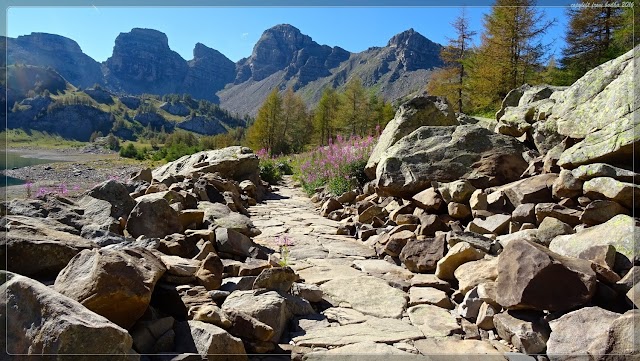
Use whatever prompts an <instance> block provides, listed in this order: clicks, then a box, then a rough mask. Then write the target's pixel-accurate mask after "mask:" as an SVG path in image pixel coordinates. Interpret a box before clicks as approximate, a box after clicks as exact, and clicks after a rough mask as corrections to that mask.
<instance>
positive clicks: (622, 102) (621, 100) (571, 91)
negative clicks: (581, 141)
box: [553, 50, 634, 138]
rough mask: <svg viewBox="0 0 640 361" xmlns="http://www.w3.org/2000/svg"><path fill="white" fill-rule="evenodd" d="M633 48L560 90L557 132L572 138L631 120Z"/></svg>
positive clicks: (581, 136)
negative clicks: (621, 121)
mask: <svg viewBox="0 0 640 361" xmlns="http://www.w3.org/2000/svg"><path fill="white" fill-rule="evenodd" d="M633 58H634V50H630V51H629V52H627V53H626V54H624V55H622V56H620V57H618V58H616V59H613V60H611V61H608V62H606V63H604V64H602V65H600V66H598V67H596V68H594V69H592V70H590V71H589V72H587V73H586V74H585V75H584V76H582V78H580V79H578V80H577V81H576V82H575V83H573V84H572V85H571V86H570V87H569V88H567V89H566V90H564V91H563V92H562V93H558V94H557V95H558V96H557V97H555V98H556V105H555V106H554V108H553V113H554V116H555V117H557V118H558V131H559V132H560V134H562V135H565V136H568V137H571V138H585V137H586V136H587V135H589V134H591V133H593V131H594V130H600V129H604V128H606V127H607V126H609V125H611V124H614V123H619V122H620V120H621V119H623V118H627V117H628V118H629V119H631V112H632V111H633V110H634V104H633V100H634V99H633V96H634V95H633V92H630V91H629V90H630V89H633V63H634V61H633Z"/></svg>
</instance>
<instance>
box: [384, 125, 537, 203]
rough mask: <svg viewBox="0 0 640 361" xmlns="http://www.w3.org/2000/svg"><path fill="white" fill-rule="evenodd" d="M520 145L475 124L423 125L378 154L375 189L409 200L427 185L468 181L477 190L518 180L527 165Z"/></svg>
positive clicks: (508, 137) (507, 137) (523, 147)
mask: <svg viewBox="0 0 640 361" xmlns="http://www.w3.org/2000/svg"><path fill="white" fill-rule="evenodd" d="M525 150H526V148H525V146H524V145H523V144H522V143H520V142H519V141H518V140H516V139H515V138H513V137H510V136H506V135H502V134H495V133H494V132H492V131H490V130H488V129H485V128H481V127H478V126H475V125H461V126H458V127H453V126H449V127H433V126H423V127H420V128H418V129H417V130H415V131H414V132H412V133H411V134H409V135H407V136H405V137H403V138H402V139H401V140H399V141H398V142H397V143H396V144H395V145H393V146H391V147H390V148H388V149H387V150H386V151H385V152H384V153H383V154H382V155H381V156H380V162H379V164H378V167H377V168H376V178H377V181H376V182H377V186H378V187H379V188H380V189H381V190H382V191H384V192H386V193H388V194H390V195H397V196H412V195H414V194H416V193H417V192H419V191H422V190H424V189H426V188H428V187H430V186H431V182H433V181H438V182H452V181H455V180H458V179H467V180H469V181H471V183H472V184H473V185H474V186H475V187H476V188H485V187H487V186H496V185H500V184H505V183H508V182H512V181H515V180H517V179H520V175H521V174H522V173H523V172H524V171H525V169H527V167H528V163H527V162H526V161H525V160H524V159H523V158H522V153H523V152H524V151H525Z"/></svg>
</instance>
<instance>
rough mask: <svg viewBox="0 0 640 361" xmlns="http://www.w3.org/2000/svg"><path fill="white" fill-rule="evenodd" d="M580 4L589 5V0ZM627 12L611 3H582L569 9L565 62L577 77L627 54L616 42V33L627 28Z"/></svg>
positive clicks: (563, 52) (574, 77)
mask: <svg viewBox="0 0 640 361" xmlns="http://www.w3.org/2000/svg"><path fill="white" fill-rule="evenodd" d="M580 4H585V5H588V4H587V1H586V0H582V1H581V2H580ZM623 14H624V12H623V9H622V8H620V7H608V6H606V7H591V6H584V7H582V6H578V7H571V8H569V9H568V10H567V15H568V17H569V19H570V20H569V27H568V30H567V34H566V42H567V46H566V48H564V49H563V50H562V55H563V56H564V58H563V59H562V64H563V65H564V66H565V67H566V68H567V69H568V70H569V71H570V73H571V76H572V78H573V80H577V79H578V78H580V77H581V76H583V75H584V74H585V73H586V72H587V71H589V70H590V69H593V68H595V67H596V66H598V65H600V64H602V63H604V62H606V61H608V60H611V59H613V58H615V57H617V56H618V55H620V54H622V53H623V51H621V50H620V48H619V47H618V46H617V44H615V43H614V33H616V32H617V31H619V30H621V29H622V27H623V21H624V18H623ZM621 41H623V42H624V40H622V39H621Z"/></svg>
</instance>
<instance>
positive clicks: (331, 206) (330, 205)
mask: <svg viewBox="0 0 640 361" xmlns="http://www.w3.org/2000/svg"><path fill="white" fill-rule="evenodd" d="M338 209H342V203H340V202H338V200H336V199H335V198H329V199H328V200H327V201H326V202H324V204H323V205H322V208H321V209H320V215H322V216H323V217H326V216H328V215H329V213H331V212H333V211H336V210H338Z"/></svg>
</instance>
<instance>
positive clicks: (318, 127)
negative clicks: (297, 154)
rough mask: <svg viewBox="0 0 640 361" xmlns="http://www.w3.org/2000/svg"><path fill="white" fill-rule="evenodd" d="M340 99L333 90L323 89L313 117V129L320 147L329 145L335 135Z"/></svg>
mask: <svg viewBox="0 0 640 361" xmlns="http://www.w3.org/2000/svg"><path fill="white" fill-rule="evenodd" d="M339 108H340V98H339V97H338V94H337V93H336V91H335V89H333V88H329V87H327V88H325V90H324V92H323V93H322V97H321V98H320V101H319V102H318V105H317V107H316V110H315V112H314V116H313V122H314V125H313V128H314V131H315V133H316V135H317V137H318V143H320V145H327V144H329V140H330V139H333V137H334V136H335V135H336V126H337V119H338V109H339Z"/></svg>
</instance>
